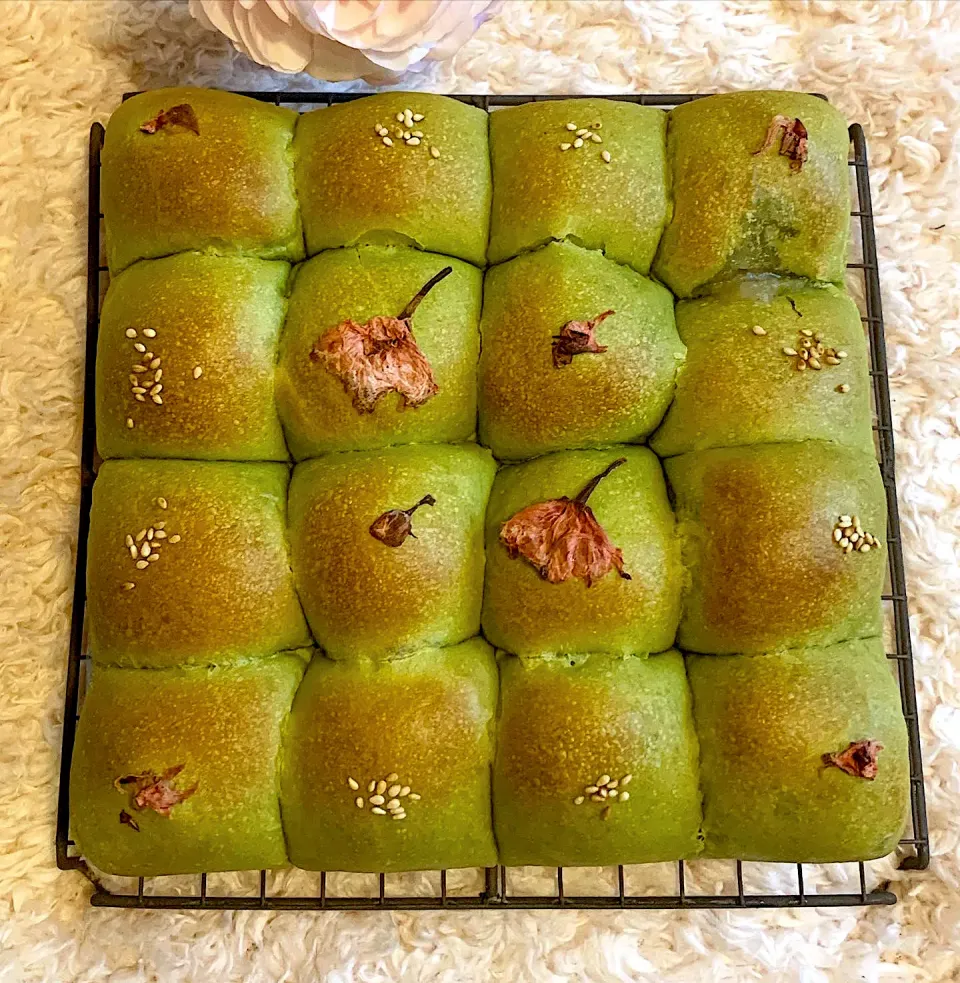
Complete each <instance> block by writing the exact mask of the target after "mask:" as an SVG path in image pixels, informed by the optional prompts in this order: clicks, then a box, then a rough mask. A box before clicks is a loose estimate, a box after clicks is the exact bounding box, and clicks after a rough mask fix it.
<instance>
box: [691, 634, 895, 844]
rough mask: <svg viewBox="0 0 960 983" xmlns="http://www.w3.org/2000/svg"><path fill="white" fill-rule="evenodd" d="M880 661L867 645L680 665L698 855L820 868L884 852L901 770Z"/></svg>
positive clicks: (889, 687)
mask: <svg viewBox="0 0 960 983" xmlns="http://www.w3.org/2000/svg"><path fill="white" fill-rule="evenodd" d="M886 661H887V660H886V659H885V658H884V652H883V645H882V643H881V642H880V640H879V639H876V638H872V639H866V640H860V641H851V642H843V643H841V644H839V645H832V646H828V647H826V648H800V649H791V650H790V651H779V652H772V653H763V654H759V655H730V656H721V657H716V656H691V657H689V658H688V660H687V669H688V672H689V674H690V685H691V687H692V689H693V705H694V710H695V717H696V723H697V734H698V735H699V738H700V762H701V764H700V768H701V775H702V782H703V798H704V812H705V815H704V832H705V834H706V852H705V855H706V856H711V857H737V858H740V859H742V860H769V861H778V862H792V863H828V862H833V861H846V860H870V859H872V858H874V857H882V856H884V855H885V854H887V853H889V852H890V851H891V850H893V848H894V847H895V846H896V844H897V840H898V839H899V838H900V836H901V834H902V832H903V827H904V823H905V821H906V817H907V810H908V805H909V787H910V785H909V783H910V779H909V775H910V769H909V761H908V758H907V731H906V726H905V725H904V721H903V714H902V712H901V710H900V697H899V694H898V692H897V684H896V682H895V681H894V678H893V675H892V674H891V671H890V667H889V666H888V665H886ZM867 742H876V743H875V744H874V745H872V746H871V745H868V743H867ZM876 745H882V749H880V750H878V748H877V746H876ZM825 756H826V757H825ZM831 760H833V761H834V762H836V763H835V764H833V763H831ZM871 761H873V762H874V767H875V769H876V773H875V775H874V777H872V778H871V777H870V775H871V774H872V773H873V772H872V770H871V765H870V762H871ZM837 765H843V766H844V767H838V766H837ZM845 769H846V770H845Z"/></svg>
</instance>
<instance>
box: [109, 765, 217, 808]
mask: <svg viewBox="0 0 960 983" xmlns="http://www.w3.org/2000/svg"><path fill="white" fill-rule="evenodd" d="M184 767H186V766H185V765H174V766H173V767H172V768H167V770H166V771H164V772H163V774H162V775H157V774H155V773H154V772H152V771H145V772H142V773H141V774H139V775H125V776H124V777H123V778H118V779H116V780H115V781H114V783H113V784H114V787H115V788H116V789H118V790H119V791H121V792H122V791H125V790H126V786H127V785H132V786H133V804H134V805H135V806H136V807H137V808H138V809H153V811H154V812H156V813H159V814H160V815H161V816H169V815H170V810H171V809H173V807H174V806H177V805H180V803H181V802H185V801H186V800H187V799H189V798H190V796H191V795H193V794H194V793H195V792H196V791H197V789H198V788H199V785H193V786H192V787H191V788H188V789H186V790H185V791H180V789H177V788H174V787H173V784H172V782H173V779H174V778H176V777H177V775H179V774H180V772H181V771H183V769H184Z"/></svg>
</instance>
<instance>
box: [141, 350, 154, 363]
mask: <svg viewBox="0 0 960 983" xmlns="http://www.w3.org/2000/svg"><path fill="white" fill-rule="evenodd" d="M151 358H153V352H144V353H143V361H144V362H149V361H150V359H151Z"/></svg>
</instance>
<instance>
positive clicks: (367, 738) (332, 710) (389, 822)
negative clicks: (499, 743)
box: [280, 638, 497, 872]
mask: <svg viewBox="0 0 960 983" xmlns="http://www.w3.org/2000/svg"><path fill="white" fill-rule="evenodd" d="M496 710H497V669H496V664H495V661H494V658H493V652H492V651H491V649H490V647H489V646H488V645H487V644H486V643H485V642H484V641H483V640H482V639H479V638H475V639H472V640H471V641H468V642H464V643H463V644H462V645H457V646H454V647H453V648H447V649H426V650H424V651H422V652H418V653H417V654H416V655H413V656H410V657H409V658H405V659H397V660H394V661H391V662H373V661H369V660H357V661H351V662H332V661H330V660H328V659H325V658H323V657H318V658H316V659H314V661H313V663H312V664H311V666H310V668H309V669H308V670H307V674H306V676H305V677H304V680H303V684H302V686H301V687H300V689H299V691H298V693H297V697H296V700H295V702H294V705H293V711H292V712H291V714H290V719H289V722H288V725H287V730H286V735H285V738H284V752H283V764H282V769H281V771H282V778H281V798H280V804H281V808H282V812H283V827H284V831H285V833H286V837H287V844H288V847H289V850H290V859H291V860H292V862H293V863H295V864H296V865H297V866H298V867H305V868H306V869H307V870H352V871H385V872H391V871H405V870H437V869H443V868H450V867H488V866H491V865H493V864H495V863H496V862H497V848H496V844H495V843H494V839H493V829H492V822H491V815H490V768H491V765H492V759H493V729H494V721H495V717H496Z"/></svg>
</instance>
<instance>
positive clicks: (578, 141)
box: [573, 137, 583, 150]
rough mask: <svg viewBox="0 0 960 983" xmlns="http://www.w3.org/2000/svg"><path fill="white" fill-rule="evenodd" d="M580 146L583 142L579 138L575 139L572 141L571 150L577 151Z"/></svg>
mask: <svg viewBox="0 0 960 983" xmlns="http://www.w3.org/2000/svg"><path fill="white" fill-rule="evenodd" d="M582 146H583V140H582V139H581V138H580V137H577V139H576V140H574V141H573V149H574V150H579V149H580V148H581V147H582Z"/></svg>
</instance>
